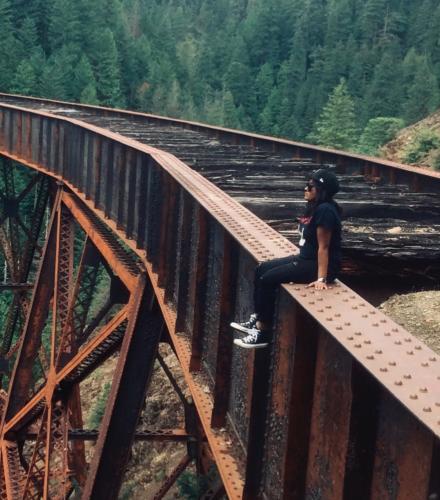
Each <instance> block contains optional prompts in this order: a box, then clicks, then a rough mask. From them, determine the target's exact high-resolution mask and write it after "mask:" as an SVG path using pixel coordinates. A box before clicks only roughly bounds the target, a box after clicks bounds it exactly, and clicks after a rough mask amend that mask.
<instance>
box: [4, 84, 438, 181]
mask: <svg viewBox="0 0 440 500" xmlns="http://www.w3.org/2000/svg"><path fill="white" fill-rule="evenodd" d="M0 101H3V102H5V103H8V104H13V105H15V106H21V107H24V108H37V109H40V108H42V109H44V110H55V111H56V108H59V109H61V110H64V109H66V108H67V109H74V110H78V111H84V112H85V113H87V114H92V115H95V116H103V117H108V116H114V117H116V118H123V119H129V120H131V121H133V122H134V123H136V122H139V121H141V122H144V123H145V122H146V123H151V124H154V125H155V124H159V125H172V126H177V127H181V128H185V129H190V130H194V131H203V132H205V133H207V134H209V135H210V136H212V137H214V138H217V139H220V140H221V141H222V142H226V143H228V142H229V143H233V144H250V145H252V146H255V147H259V148H261V149H263V150H269V151H273V152H287V153H288V154H289V156H291V157H292V158H295V159H302V158H307V159H309V158H311V159H313V160H315V161H316V162H318V163H332V164H335V165H336V166H337V168H338V170H339V171H340V172H352V173H355V172H356V173H358V174H359V173H360V174H363V175H365V176H366V177H367V178H370V179H374V180H375V181H376V182H377V181H379V180H381V181H382V182H388V183H389V184H397V183H402V184H407V185H410V186H412V188H413V189H414V190H418V189H421V188H422V187H423V186H429V187H432V183H433V182H434V183H435V184H436V185H437V186H440V183H439V182H438V181H439V180H440V174H439V173H438V172H434V171H426V170H424V169H420V168H418V167H413V166H411V165H407V164H402V163H397V162H394V161H390V160H385V159H383V158H378V157H372V156H366V155H360V154H355V153H352V152H347V151H341V150H334V149H330V148H325V147H321V146H316V145H314V144H305V143H301V142H297V141H289V140H286V139H280V138H275V137H270V136H265V135H260V134H253V133H250V132H244V131H242V130H233V129H228V128H224V127H216V126H213V125H208V124H205V123H197V122H190V121H185V120H178V119H176V118H168V117H165V116H157V115H151V114H147V113H141V112H137V111H129V110H125V109H114V108H104V107H100V106H91V105H88V104H79V103H75V102H66V101H54V100H51V99H41V98H37V97H28V96H19V95H11V94H5V93H0ZM436 181H437V182H436Z"/></svg>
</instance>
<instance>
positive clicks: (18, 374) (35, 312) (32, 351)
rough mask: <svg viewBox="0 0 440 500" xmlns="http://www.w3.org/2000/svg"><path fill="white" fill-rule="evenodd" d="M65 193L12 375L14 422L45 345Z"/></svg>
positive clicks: (10, 408)
mask: <svg viewBox="0 0 440 500" xmlns="http://www.w3.org/2000/svg"><path fill="white" fill-rule="evenodd" d="M60 199H61V192H60V191H59V192H58V195H57V199H56V202H55V205H54V209H53V213H52V219H51V223H50V228H49V233H48V239H47V241H46V246H45V250H44V253H43V258H42V261H41V264H40V269H39V272H38V276H37V280H36V285H35V288H34V294H33V297H32V302H31V305H30V309H29V313H28V317H27V319H26V324H25V327H24V333H23V342H22V345H21V348H20V352H19V354H18V359H17V362H16V364H15V367H14V371H13V373H12V376H11V382H10V386H9V391H8V392H9V401H8V405H7V409H6V412H5V415H6V418H7V419H10V418H11V417H12V416H13V415H14V414H15V413H16V412H17V411H19V410H20V408H21V407H22V406H23V405H24V404H25V402H26V400H27V399H28V397H29V390H30V389H31V385H32V378H33V375H32V369H33V366H34V360H35V358H36V356H37V354H38V350H39V348H40V345H41V333H42V329H43V327H44V324H45V322H46V319H47V313H48V310H49V301H50V299H51V297H52V293H53V287H54V279H55V278H54V262H55V258H56V235H57V230H58V229H57V228H58V220H57V217H56V216H57V214H58V211H59V208H60Z"/></svg>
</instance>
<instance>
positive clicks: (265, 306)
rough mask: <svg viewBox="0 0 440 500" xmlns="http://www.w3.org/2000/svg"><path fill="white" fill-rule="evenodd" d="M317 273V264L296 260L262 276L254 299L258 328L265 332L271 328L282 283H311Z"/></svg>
mask: <svg viewBox="0 0 440 500" xmlns="http://www.w3.org/2000/svg"><path fill="white" fill-rule="evenodd" d="M316 272H317V265H316V262H314V261H308V260H303V259H298V258H295V259H291V260H290V262H286V263H284V264H281V265H278V266H274V267H272V268H268V269H267V270H266V272H265V273H263V274H260V276H259V277H258V280H257V282H256V286H255V297H254V298H255V312H256V313H257V317H258V321H259V322H260V324H257V327H260V329H263V330H264V329H268V328H269V325H270V324H271V322H272V318H273V313H274V305H275V294H276V290H277V288H278V286H279V285H280V284H281V283H289V282H293V283H309V282H311V281H313V280H314V279H316Z"/></svg>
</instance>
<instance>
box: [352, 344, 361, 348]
mask: <svg viewBox="0 0 440 500" xmlns="http://www.w3.org/2000/svg"><path fill="white" fill-rule="evenodd" d="M354 346H355V347H357V348H358V349H360V348H361V347H362V344H355V345H354Z"/></svg>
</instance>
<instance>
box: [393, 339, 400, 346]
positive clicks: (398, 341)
mask: <svg viewBox="0 0 440 500" xmlns="http://www.w3.org/2000/svg"><path fill="white" fill-rule="evenodd" d="M394 343H395V344H396V345H402V342H400V340H396V341H395V342H394Z"/></svg>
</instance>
